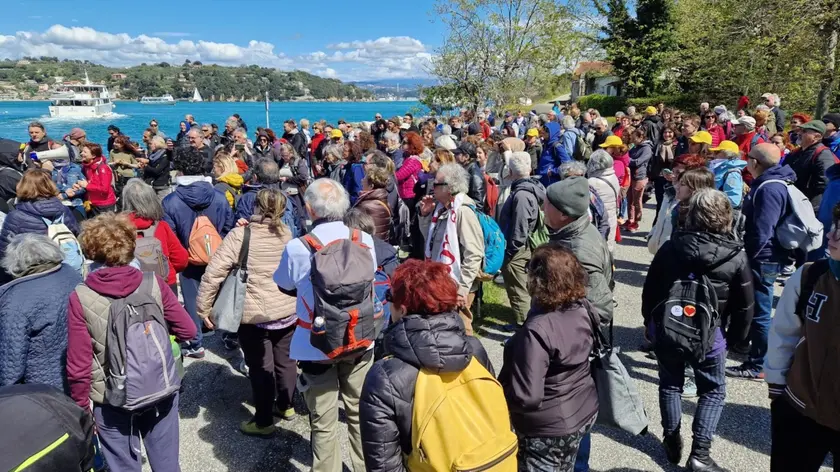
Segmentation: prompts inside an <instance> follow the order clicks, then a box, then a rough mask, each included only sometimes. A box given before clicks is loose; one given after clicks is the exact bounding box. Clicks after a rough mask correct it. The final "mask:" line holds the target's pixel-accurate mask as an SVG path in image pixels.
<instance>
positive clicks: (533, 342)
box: [499, 303, 598, 437]
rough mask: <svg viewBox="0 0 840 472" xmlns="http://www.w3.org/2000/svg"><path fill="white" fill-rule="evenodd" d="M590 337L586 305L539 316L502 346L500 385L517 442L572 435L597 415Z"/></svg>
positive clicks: (530, 318)
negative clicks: (502, 359)
mask: <svg viewBox="0 0 840 472" xmlns="http://www.w3.org/2000/svg"><path fill="white" fill-rule="evenodd" d="M593 342H594V336H593V333H592V321H591V320H590V318H589V312H588V311H587V309H586V307H585V305H584V304H581V303H574V304H572V305H571V306H570V307H568V308H565V309H561V310H557V311H552V312H548V313H545V312H540V311H539V310H536V309H534V308H532V309H531V311H530V312H529V313H528V317H527V318H526V319H525V324H524V325H523V326H522V327H521V328H519V329H518V330H517V331H516V333H514V335H513V337H511V338H510V339H509V340H508V341H507V342H506V343H505V349H504V365H503V366H502V371H501V372H500V373H499V382H500V383H501V384H502V387H503V388H504V391H505V398H506V399H507V404H508V407H509V408H510V419H511V423H512V424H513V428H514V429H515V430H516V433H517V434H518V435H520V436H525V437H556V436H563V435H567V434H572V433H574V432H576V431H578V430H580V429H581V427H583V425H584V424H586V422H587V421H589V420H590V419H591V418H592V417H593V416H594V415H595V414H596V413H598V393H597V391H596V390H595V380H594V379H593V378H592V375H591V374H590V371H589V354H590V353H591V352H592V345H593Z"/></svg>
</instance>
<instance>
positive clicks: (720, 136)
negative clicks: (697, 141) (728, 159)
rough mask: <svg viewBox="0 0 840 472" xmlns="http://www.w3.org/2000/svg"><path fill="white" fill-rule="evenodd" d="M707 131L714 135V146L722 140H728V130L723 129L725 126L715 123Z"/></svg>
mask: <svg viewBox="0 0 840 472" xmlns="http://www.w3.org/2000/svg"><path fill="white" fill-rule="evenodd" d="M706 131H708V132H709V134H711V135H712V147H717V146H718V144H720V142H721V141H726V130H724V129H723V126H720V125H719V124H717V123H715V125H714V126H712V127H711V128H709V129H708V130H706Z"/></svg>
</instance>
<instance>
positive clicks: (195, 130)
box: [187, 126, 204, 138]
mask: <svg viewBox="0 0 840 472" xmlns="http://www.w3.org/2000/svg"><path fill="white" fill-rule="evenodd" d="M189 135H193V136H195V137H197V138H203V137H204V134H203V133H202V132H201V129H199V128H198V127H197V126H193V127H192V128H190V130H189V131H187V136H189Z"/></svg>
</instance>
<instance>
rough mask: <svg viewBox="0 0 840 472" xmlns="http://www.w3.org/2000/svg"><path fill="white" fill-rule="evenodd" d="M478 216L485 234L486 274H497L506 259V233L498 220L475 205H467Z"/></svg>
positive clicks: (484, 269)
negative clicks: (477, 208)
mask: <svg viewBox="0 0 840 472" xmlns="http://www.w3.org/2000/svg"><path fill="white" fill-rule="evenodd" d="M467 206H468V207H469V208H470V209H472V211H473V212H474V213H475V216H477V217H478V224H480V225H481V232H482V234H483V235H484V268H483V269H482V270H483V271H484V273H485V274H488V275H496V274H498V273H499V271H500V270H502V262H504V259H505V235H504V233H502V229H501V228H499V224H498V223H496V220H494V219H493V218H491V217H490V216H488V215H486V214H484V212H481V211H478V210H476V208H475V206H473V205H467Z"/></svg>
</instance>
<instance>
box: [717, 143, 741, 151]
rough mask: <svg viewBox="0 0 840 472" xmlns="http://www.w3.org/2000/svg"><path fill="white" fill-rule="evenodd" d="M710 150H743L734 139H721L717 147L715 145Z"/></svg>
mask: <svg viewBox="0 0 840 472" xmlns="http://www.w3.org/2000/svg"><path fill="white" fill-rule="evenodd" d="M709 150H710V151H727V152H735V153H739V152H741V149H740V148H739V147H738V145H737V144H735V143H734V142H732V141H721V142H720V144H718V145H717V147H713V148H711V149H709Z"/></svg>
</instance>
